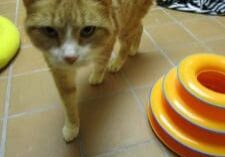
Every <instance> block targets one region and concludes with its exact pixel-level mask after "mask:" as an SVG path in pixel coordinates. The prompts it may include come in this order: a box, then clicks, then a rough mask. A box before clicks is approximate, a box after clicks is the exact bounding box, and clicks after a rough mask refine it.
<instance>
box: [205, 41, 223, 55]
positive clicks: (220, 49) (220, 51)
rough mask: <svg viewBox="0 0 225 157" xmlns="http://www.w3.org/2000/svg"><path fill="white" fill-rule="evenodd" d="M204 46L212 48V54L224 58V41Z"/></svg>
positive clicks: (207, 43) (211, 42)
mask: <svg viewBox="0 0 225 157" xmlns="http://www.w3.org/2000/svg"><path fill="white" fill-rule="evenodd" d="M205 44H206V45H207V46H209V47H210V48H212V50H213V52H214V53H216V54H220V55H224V56H225V39H221V40H214V41H210V42H206V43H205Z"/></svg>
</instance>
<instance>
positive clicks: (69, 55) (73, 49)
mask: <svg viewBox="0 0 225 157" xmlns="http://www.w3.org/2000/svg"><path fill="white" fill-rule="evenodd" d="M23 1H24V5H25V7H26V10H27V18H26V20H25V27H26V30H27V33H28V35H29V36H30V38H31V40H32V42H33V44H34V45H35V46H36V47H38V48H39V49H41V50H42V51H44V53H45V55H47V56H48V58H50V60H52V61H53V62H55V63H56V64H65V65H68V64H79V62H82V61H85V60H88V59H89V58H90V56H93V55H95V53H97V52H99V50H101V49H104V48H105V47H106V46H107V42H108V41H109V40H110V39H111V38H112V35H113V31H114V28H113V24H112V18H111V9H110V8H111V7H110V5H111V0H23Z"/></svg>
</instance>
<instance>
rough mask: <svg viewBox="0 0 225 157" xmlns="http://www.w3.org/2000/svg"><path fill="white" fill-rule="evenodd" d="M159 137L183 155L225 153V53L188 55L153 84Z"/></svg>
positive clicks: (152, 117) (152, 116)
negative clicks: (220, 54)
mask: <svg viewBox="0 0 225 157" xmlns="http://www.w3.org/2000/svg"><path fill="white" fill-rule="evenodd" d="M148 117H149V121H150V124H151V126H152V128H153V130H154V132H155V133H156V135H157V136H158V138H159V139H160V140H161V141H162V142H163V143H164V144H165V145H166V146H168V147H169V148H170V149H171V150H172V151H174V152H176V153H177V154H179V155H180V156H184V157H208V156H213V157H215V156H221V157H222V156H223V157H224V156H225V57H224V56H219V55H214V54H196V55H192V56H189V57H187V58H185V59H184V60H183V61H181V63H180V64H179V65H178V67H176V68H174V69H172V70H171V71H170V72H169V73H168V74H167V75H165V76H164V77H162V78H161V79H160V80H158V81H157V82H156V84H155V85H154V86H153V88H152V91H151V96H150V102H149V107H148Z"/></svg>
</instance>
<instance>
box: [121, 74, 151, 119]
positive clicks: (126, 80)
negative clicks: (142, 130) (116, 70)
mask: <svg viewBox="0 0 225 157" xmlns="http://www.w3.org/2000/svg"><path fill="white" fill-rule="evenodd" d="M122 78H123V80H124V81H125V82H126V84H127V85H128V87H129V91H130V92H131V94H132V95H133V97H134V98H135V100H136V104H137V107H138V109H139V110H140V111H141V113H142V114H144V119H145V121H146V122H148V118H147V116H146V111H145V108H144V106H143V105H142V102H141V101H140V99H139V97H138V96H137V94H136V92H135V90H134V89H133V88H132V85H131V83H130V81H129V80H128V79H127V77H126V75H125V73H122Z"/></svg>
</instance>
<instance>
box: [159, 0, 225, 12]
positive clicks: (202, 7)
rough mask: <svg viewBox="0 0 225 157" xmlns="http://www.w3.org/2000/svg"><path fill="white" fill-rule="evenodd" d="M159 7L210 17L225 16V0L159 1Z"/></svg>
mask: <svg viewBox="0 0 225 157" xmlns="http://www.w3.org/2000/svg"><path fill="white" fill-rule="evenodd" d="M157 2H158V5H159V6H163V7H167V8H170V9H175V10H181V11H189V12H197V13H203V14H210V15H225V0H157Z"/></svg>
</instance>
